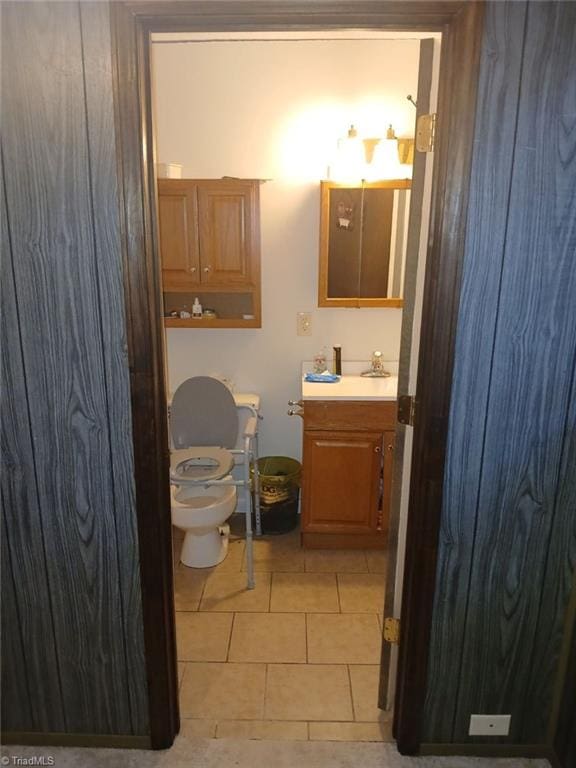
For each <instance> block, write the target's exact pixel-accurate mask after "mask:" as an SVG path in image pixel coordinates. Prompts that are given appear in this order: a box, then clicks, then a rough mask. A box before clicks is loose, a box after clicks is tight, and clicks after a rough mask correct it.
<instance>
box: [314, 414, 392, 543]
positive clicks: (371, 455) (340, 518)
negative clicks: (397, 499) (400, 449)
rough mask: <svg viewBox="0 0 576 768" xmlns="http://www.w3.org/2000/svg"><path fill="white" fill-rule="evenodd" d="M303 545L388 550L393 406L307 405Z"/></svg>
mask: <svg viewBox="0 0 576 768" xmlns="http://www.w3.org/2000/svg"><path fill="white" fill-rule="evenodd" d="M303 411H304V413H303V417H304V451H303V481H302V545H303V546H304V547H310V548H316V547H319V548H323V547H338V548H342V549H362V548H382V547H384V546H385V545H386V539H387V531H388V519H389V510H390V492H391V485H392V467H393V459H394V436H395V422H396V402H395V401H389V400H388V401H328V400H327V401H318V400H314V401H310V400H307V401H304V405H303Z"/></svg>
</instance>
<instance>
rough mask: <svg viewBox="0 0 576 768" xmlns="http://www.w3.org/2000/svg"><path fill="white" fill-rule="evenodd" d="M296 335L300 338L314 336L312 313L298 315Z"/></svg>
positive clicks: (299, 313)
mask: <svg viewBox="0 0 576 768" xmlns="http://www.w3.org/2000/svg"><path fill="white" fill-rule="evenodd" d="M296 334H297V335H298V336H312V312H298V313H297V314H296Z"/></svg>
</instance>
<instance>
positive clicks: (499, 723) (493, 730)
mask: <svg viewBox="0 0 576 768" xmlns="http://www.w3.org/2000/svg"><path fill="white" fill-rule="evenodd" d="M509 732H510V715H470V727H469V728H468V735H469V736H508V734H509Z"/></svg>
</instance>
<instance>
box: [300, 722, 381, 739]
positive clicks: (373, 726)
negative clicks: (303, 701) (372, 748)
mask: <svg viewBox="0 0 576 768" xmlns="http://www.w3.org/2000/svg"><path fill="white" fill-rule="evenodd" d="M309 728H310V740H311V741H387V742H392V741H394V739H393V738H392V723H310V725H309Z"/></svg>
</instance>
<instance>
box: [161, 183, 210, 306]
mask: <svg viewBox="0 0 576 768" xmlns="http://www.w3.org/2000/svg"><path fill="white" fill-rule="evenodd" d="M158 213H159V230H160V254H161V257H162V282H163V287H164V290H170V291H187V290H194V289H198V288H199V283H200V260H199V252H198V204H197V199H196V185H195V184H194V183H193V182H190V181H189V180H187V179H182V180H179V179H178V180H174V179H160V180H159V182H158Z"/></svg>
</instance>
